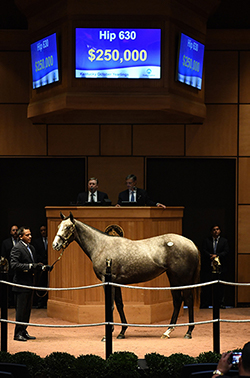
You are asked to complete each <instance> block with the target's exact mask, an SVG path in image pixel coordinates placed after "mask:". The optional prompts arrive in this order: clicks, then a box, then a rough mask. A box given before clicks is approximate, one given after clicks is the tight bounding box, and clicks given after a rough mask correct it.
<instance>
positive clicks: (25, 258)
mask: <svg viewBox="0 0 250 378" xmlns="http://www.w3.org/2000/svg"><path fill="white" fill-rule="evenodd" d="M18 235H19V238H20V241H19V242H18V243H17V244H16V245H15V246H14V247H13V248H12V250H11V252H10V265H11V269H13V271H14V278H13V282H14V283H16V284H21V285H26V286H33V285H34V274H35V273H36V272H39V271H40V272H41V271H42V270H44V271H45V270H51V267H50V266H48V265H43V264H42V263H41V262H40V263H37V256H36V250H35V248H34V247H33V246H32V245H31V244H30V242H31V238H32V237H31V232H30V229H29V228H27V227H21V228H20V229H19V230H18ZM13 291H14V293H15V297H16V321H18V322H24V323H29V319H30V312H31V306H32V297H33V290H32V289H29V288H23V287H17V286H14V287H13ZM34 339H35V337H34V336H30V335H29V334H28V332H27V325H22V324H16V327H15V333H14V340H17V341H27V340H34Z"/></svg>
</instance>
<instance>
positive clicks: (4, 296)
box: [0, 257, 9, 352]
mask: <svg viewBox="0 0 250 378" xmlns="http://www.w3.org/2000/svg"><path fill="white" fill-rule="evenodd" d="M8 265H9V264H8V260H7V259H5V258H4V257H1V264H0V269H1V273H0V278H1V281H8V270H9V266H8ZM0 288H1V319H6V320H7V319H8V285H6V284H4V283H1V285H0ZM7 335H8V323H6V322H1V351H3V352H7Z"/></svg>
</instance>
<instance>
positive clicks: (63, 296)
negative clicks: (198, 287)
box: [46, 206, 184, 324]
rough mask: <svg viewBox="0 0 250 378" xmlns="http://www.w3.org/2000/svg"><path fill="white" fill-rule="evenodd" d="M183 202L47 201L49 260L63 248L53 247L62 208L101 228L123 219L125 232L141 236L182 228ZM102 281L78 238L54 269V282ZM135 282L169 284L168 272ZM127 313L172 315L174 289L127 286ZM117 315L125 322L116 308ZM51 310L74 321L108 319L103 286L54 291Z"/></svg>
mask: <svg viewBox="0 0 250 378" xmlns="http://www.w3.org/2000/svg"><path fill="white" fill-rule="evenodd" d="M183 210H184V208H183V207H168V208H166V209H162V208H158V207H120V208H117V207H83V206H81V207H80V206H67V207H52V206H47V207H46V215H47V222H48V225H47V226H48V260H49V264H53V262H54V261H55V260H56V259H57V258H58V256H59V254H60V253H59V252H58V251H54V250H53V249H52V242H53V239H54V237H55V235H56V233H57V229H58V225H59V224H60V222H61V218H60V212H62V213H63V214H64V215H65V216H68V215H69V212H70V211H71V212H72V214H73V216H74V218H76V219H77V220H79V221H81V222H83V223H86V224H88V225H90V226H92V227H95V228H97V229H98V230H100V231H105V229H106V227H107V226H109V225H113V224H116V225H119V226H120V227H122V229H123V230H124V237H126V238H128V239H133V240H138V239H145V238H148V237H152V236H157V235H161V234H166V233H176V234H180V235H181V234H182V218H183ZM97 283H100V281H99V280H98V279H97V278H96V276H95V274H94V271H93V267H92V262H91V261H90V260H89V258H88V257H87V256H86V255H85V253H84V252H83V251H82V249H81V248H80V247H79V245H78V244H77V243H76V242H75V241H74V242H72V243H71V244H70V245H69V246H68V247H67V248H66V249H65V251H64V254H63V256H62V258H61V259H60V260H59V261H58V262H57V263H56V264H55V266H54V269H53V271H52V272H51V273H50V287H54V288H72V287H80V286H90V285H94V284H97ZM135 286H143V287H164V286H169V281H168V278H167V275H166V274H165V273H164V274H162V275H161V276H159V277H157V278H155V279H153V280H151V281H148V282H144V283H141V284H138V285H135ZM122 295H123V301H124V306H125V314H126V317H127V321H128V322H129V323H145V324H151V323H154V322H157V321H161V320H165V319H167V318H168V317H170V315H171V313H172V309H173V305H172V297H171V293H170V291H165V290H164V291H163V290H161V291H159V290H158V291H156V290H140V289H136V290H135V289H129V288H128V289H127V288H122ZM114 315H115V316H114V320H115V321H117V322H119V321H120V319H119V316H118V313H117V312H116V310H115V313H114ZM48 316H50V317H57V318H61V319H64V320H68V321H72V322H74V323H96V322H103V321H104V320H105V316H104V290H103V287H97V288H90V289H81V290H65V291H64V290H63V291H50V292H49V300H48Z"/></svg>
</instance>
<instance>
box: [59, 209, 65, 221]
mask: <svg viewBox="0 0 250 378" xmlns="http://www.w3.org/2000/svg"><path fill="white" fill-rule="evenodd" d="M60 217H61V218H62V220H63V219H65V218H66V217H65V215H63V213H62V212H61V211H60Z"/></svg>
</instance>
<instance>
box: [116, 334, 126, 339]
mask: <svg viewBox="0 0 250 378" xmlns="http://www.w3.org/2000/svg"><path fill="white" fill-rule="evenodd" d="M117 339H120V340H121V339H125V335H123V334H122V333H119V335H118V336H117Z"/></svg>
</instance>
